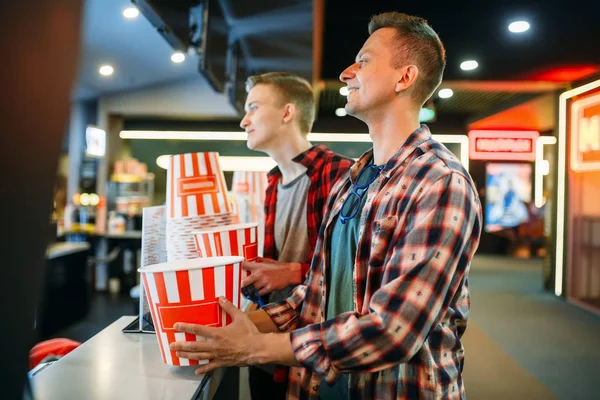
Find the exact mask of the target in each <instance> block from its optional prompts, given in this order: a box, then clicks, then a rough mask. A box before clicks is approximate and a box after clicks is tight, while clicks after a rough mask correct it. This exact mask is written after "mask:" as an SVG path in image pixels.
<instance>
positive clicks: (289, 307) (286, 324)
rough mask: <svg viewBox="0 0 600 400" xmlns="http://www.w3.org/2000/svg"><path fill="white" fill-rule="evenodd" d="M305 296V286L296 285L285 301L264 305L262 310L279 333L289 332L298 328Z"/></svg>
mask: <svg viewBox="0 0 600 400" xmlns="http://www.w3.org/2000/svg"><path fill="white" fill-rule="evenodd" d="M305 295H306V286H305V285H298V286H296V288H295V289H294V290H293V291H292V293H291V294H290V296H289V297H288V298H287V299H285V300H282V301H279V302H276V303H270V304H266V305H265V306H264V307H263V310H265V312H266V313H267V315H268V316H269V318H271V320H272V321H273V323H274V324H275V325H276V326H277V328H278V329H279V330H280V331H281V332H289V331H291V330H293V329H295V328H297V326H298V317H299V316H300V309H301V307H302V303H303V302H304V297H305Z"/></svg>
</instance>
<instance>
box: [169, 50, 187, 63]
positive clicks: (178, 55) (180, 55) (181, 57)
mask: <svg viewBox="0 0 600 400" xmlns="http://www.w3.org/2000/svg"><path fill="white" fill-rule="evenodd" d="M184 60H185V54H183V53H182V52H179V51H178V52H177V53H173V55H172V56H171V61H173V62H174V63H180V62H183V61H184Z"/></svg>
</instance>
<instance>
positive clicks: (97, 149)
mask: <svg viewBox="0 0 600 400" xmlns="http://www.w3.org/2000/svg"><path fill="white" fill-rule="evenodd" d="M85 144H86V146H85V154H86V155H87V156H88V157H104V154H106V131H104V130H103V129H100V128H96V127H95V126H88V127H87V128H86V130H85Z"/></svg>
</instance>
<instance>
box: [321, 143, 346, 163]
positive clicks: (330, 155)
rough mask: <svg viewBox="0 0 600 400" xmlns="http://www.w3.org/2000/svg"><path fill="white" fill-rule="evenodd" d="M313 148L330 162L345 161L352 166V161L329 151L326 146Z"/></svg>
mask: <svg viewBox="0 0 600 400" xmlns="http://www.w3.org/2000/svg"><path fill="white" fill-rule="evenodd" d="M315 148H316V149H317V150H318V151H319V152H321V154H322V157H324V158H326V159H329V160H332V161H346V162H349V163H351V164H354V160H353V159H351V158H349V157H346V156H344V155H341V154H339V153H336V152H334V151H333V150H331V149H330V148H328V147H327V146H324V145H318V146H315Z"/></svg>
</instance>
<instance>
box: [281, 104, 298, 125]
mask: <svg viewBox="0 0 600 400" xmlns="http://www.w3.org/2000/svg"><path fill="white" fill-rule="evenodd" d="M294 115H296V105H295V104H294V103H287V104H286V105H285V107H284V113H283V122H284V123H286V124H287V123H289V122H290V121H291V120H293V119H294Z"/></svg>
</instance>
